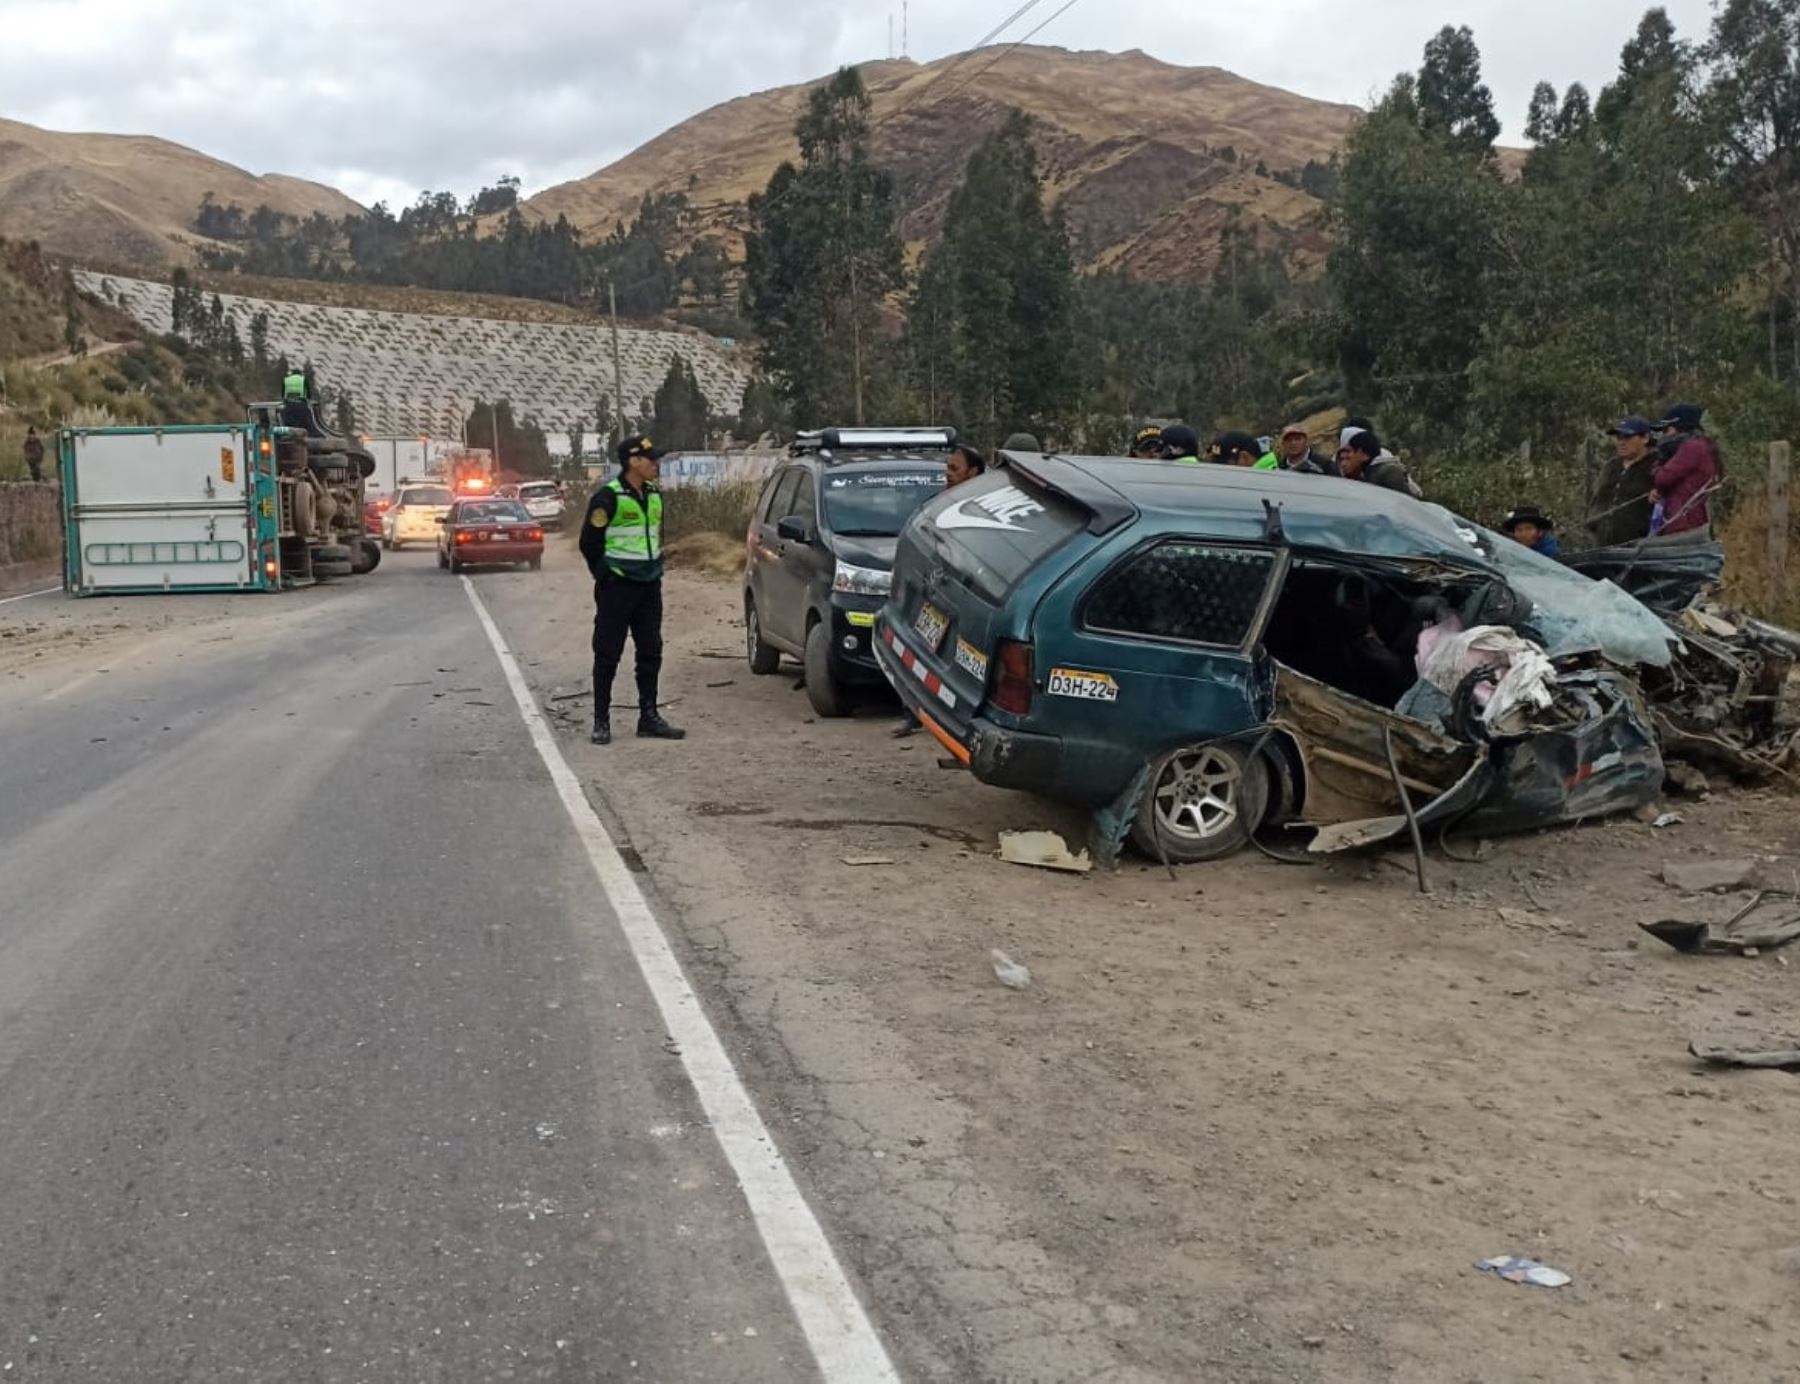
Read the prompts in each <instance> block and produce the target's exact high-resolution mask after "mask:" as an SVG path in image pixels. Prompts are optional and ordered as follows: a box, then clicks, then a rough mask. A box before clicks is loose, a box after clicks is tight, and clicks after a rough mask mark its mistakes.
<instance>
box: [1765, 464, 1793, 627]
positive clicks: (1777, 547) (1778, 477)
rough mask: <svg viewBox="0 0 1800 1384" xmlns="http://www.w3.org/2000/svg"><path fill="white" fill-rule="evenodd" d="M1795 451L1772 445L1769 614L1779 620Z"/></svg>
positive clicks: (1784, 593) (1783, 602)
mask: <svg viewBox="0 0 1800 1384" xmlns="http://www.w3.org/2000/svg"><path fill="white" fill-rule="evenodd" d="M1792 460H1793V448H1792V447H1791V446H1789V445H1788V444H1787V443H1786V442H1771V443H1770V444H1769V594H1768V605H1769V614H1770V616H1772V617H1779V614H1780V612H1781V610H1782V608H1783V607H1784V606H1785V605H1786V603H1787V554H1788V475H1789V468H1790V465H1791V463H1792Z"/></svg>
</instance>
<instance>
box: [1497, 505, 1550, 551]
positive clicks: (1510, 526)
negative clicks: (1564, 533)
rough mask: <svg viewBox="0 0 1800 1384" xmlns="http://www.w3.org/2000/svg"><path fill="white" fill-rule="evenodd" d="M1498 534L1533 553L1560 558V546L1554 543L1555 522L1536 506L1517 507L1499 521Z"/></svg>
mask: <svg viewBox="0 0 1800 1384" xmlns="http://www.w3.org/2000/svg"><path fill="white" fill-rule="evenodd" d="M1500 532H1501V533H1503V534H1505V535H1506V536H1507V537H1508V538H1510V539H1512V541H1513V542H1515V543H1517V544H1519V545H1521V546H1522V547H1526V548H1529V549H1531V551H1532V552H1534V553H1541V554H1543V556H1545V557H1554V558H1560V557H1561V556H1562V544H1560V543H1558V542H1557V541H1556V520H1554V519H1552V518H1551V517H1550V516H1549V515H1548V514H1545V513H1544V511H1543V510H1541V509H1539V508H1538V507H1537V506H1536V505H1520V506H1518V508H1516V509H1514V510H1513V512H1512V513H1511V514H1509V515H1507V516H1506V518H1505V519H1503V520H1501V521H1500Z"/></svg>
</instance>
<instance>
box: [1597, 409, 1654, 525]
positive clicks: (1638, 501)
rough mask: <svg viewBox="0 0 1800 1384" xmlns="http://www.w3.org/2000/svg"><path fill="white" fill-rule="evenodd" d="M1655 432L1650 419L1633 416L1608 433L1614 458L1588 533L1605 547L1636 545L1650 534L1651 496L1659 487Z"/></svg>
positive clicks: (1602, 482)
mask: <svg viewBox="0 0 1800 1384" xmlns="http://www.w3.org/2000/svg"><path fill="white" fill-rule="evenodd" d="M1653 431H1654V429H1653V428H1651V426H1650V420H1649V419H1648V418H1641V417H1639V416H1638V415H1637V414H1635V413H1634V414H1631V415H1629V416H1627V417H1624V418H1621V419H1620V420H1619V421H1618V422H1617V423H1616V424H1614V425H1613V426H1612V427H1610V428H1608V429H1607V432H1608V433H1609V434H1610V435H1611V437H1612V439H1613V458H1612V460H1611V461H1609V462H1607V463H1606V469H1605V470H1603V471H1602V472H1601V473H1600V483H1599V485H1598V486H1597V487H1596V488H1595V490H1594V501H1593V505H1592V506H1591V507H1590V509H1589V512H1588V521H1587V529H1588V532H1589V533H1591V534H1593V535H1594V540H1595V542H1597V543H1599V544H1600V545H1601V546H1602V547H1616V546H1617V545H1619V544H1621V543H1636V542H1637V541H1638V540H1639V539H1641V538H1644V537H1646V536H1647V535H1648V534H1649V532H1650V505H1651V500H1650V492H1651V490H1652V489H1653V488H1654V487H1655V484H1656V482H1655V476H1654V472H1655V470H1656V459H1655V456H1654V452H1655V447H1654V445H1653V444H1654V439H1653V438H1652V436H1651V434H1652V432H1653Z"/></svg>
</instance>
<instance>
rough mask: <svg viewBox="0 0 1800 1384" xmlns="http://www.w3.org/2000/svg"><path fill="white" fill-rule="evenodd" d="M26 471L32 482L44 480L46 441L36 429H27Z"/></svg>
mask: <svg viewBox="0 0 1800 1384" xmlns="http://www.w3.org/2000/svg"><path fill="white" fill-rule="evenodd" d="M25 469H26V471H28V472H29V473H30V474H31V479H32V480H34V481H41V480H43V479H44V439H43V438H41V437H39V436H38V430H37V429H36V428H34V427H27V428H26V429H25Z"/></svg>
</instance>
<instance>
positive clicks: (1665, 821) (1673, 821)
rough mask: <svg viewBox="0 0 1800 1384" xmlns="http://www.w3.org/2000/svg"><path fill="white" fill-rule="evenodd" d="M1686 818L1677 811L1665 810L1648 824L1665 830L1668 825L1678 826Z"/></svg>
mask: <svg viewBox="0 0 1800 1384" xmlns="http://www.w3.org/2000/svg"><path fill="white" fill-rule="evenodd" d="M1686 820H1687V818H1685V817H1683V816H1682V815H1681V814H1680V813H1679V812H1665V813H1663V815H1662V816H1660V817H1658V818H1657V819H1656V820H1655V821H1654V822H1652V823H1650V825H1651V826H1652V827H1654V828H1656V830H1658V831H1665V830H1667V829H1668V828H1669V827H1678V826H1680V825H1681V824H1682V823H1683V822H1685V821H1686Z"/></svg>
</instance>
